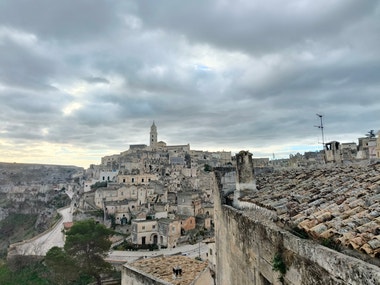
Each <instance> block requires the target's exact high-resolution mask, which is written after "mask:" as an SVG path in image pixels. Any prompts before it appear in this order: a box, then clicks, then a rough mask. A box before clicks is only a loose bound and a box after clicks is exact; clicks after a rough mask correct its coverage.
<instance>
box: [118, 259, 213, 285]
mask: <svg viewBox="0 0 380 285" xmlns="http://www.w3.org/2000/svg"><path fill="white" fill-rule="evenodd" d="M147 284H151V285H213V284H214V281H213V279H212V277H211V274H210V270H209V269H208V266H207V262H202V261H198V260H195V259H192V258H189V257H186V256H166V257H155V258H147V259H142V260H138V261H135V262H133V263H131V264H129V263H126V264H124V265H123V268H122V273H121V285H147Z"/></svg>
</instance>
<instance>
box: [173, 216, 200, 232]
mask: <svg viewBox="0 0 380 285" xmlns="http://www.w3.org/2000/svg"><path fill="white" fill-rule="evenodd" d="M177 217H178V219H179V220H180V221H181V231H182V232H187V231H189V230H193V229H195V226H196V222H195V217H194V216H184V215H178V216H177Z"/></svg>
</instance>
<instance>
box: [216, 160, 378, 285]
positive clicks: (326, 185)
mask: <svg viewBox="0 0 380 285" xmlns="http://www.w3.org/2000/svg"><path fill="white" fill-rule="evenodd" d="M243 155H245V156H246V157H241V158H240V159H237V162H238V164H239V165H238V167H237V169H238V172H240V173H238V174H237V177H250V174H249V172H251V173H252V174H251V175H252V176H251V177H255V176H254V175H253V169H252V170H249V168H250V163H249V160H250V159H249V154H248V153H245V154H244V153H243ZM226 170H227V169H220V170H216V171H215V175H216V177H217V181H218V186H217V187H218V190H219V191H215V240H216V252H217V256H216V284H219V285H224V284H225V285H227V284H228V285H235V284H236V285H240V284H256V285H269V284H276V285H277V284H278V285H279V284H287V285H301V284H302V285H329V284H331V285H343V284H371V285H379V284H380V270H379V265H380V264H379V261H378V258H379V256H380V212H379V207H380V192H379V191H380V165H372V166H366V167H362V166H354V165H350V166H344V165H339V166H337V165H324V166H320V168H311V169H286V170H283V171H276V172H273V173H271V174H265V175H263V176H262V177H259V176H258V177H255V179H256V184H257V186H258V187H257V189H259V190H256V189H249V187H244V188H243V190H244V191H240V195H235V193H232V192H225V191H224V187H223V185H222V181H223V177H224V176H226V175H228V172H227V171H226ZM224 181H225V180H224ZM246 181H249V179H248V180H246ZM246 181H245V182H246ZM238 182H240V186H239V187H237V188H240V189H242V187H241V184H242V183H241V179H240V178H239V179H238ZM243 182H244V181H243ZM237 186H238V185H237ZM235 192H236V191H235ZM336 248H339V251H337V250H336Z"/></svg>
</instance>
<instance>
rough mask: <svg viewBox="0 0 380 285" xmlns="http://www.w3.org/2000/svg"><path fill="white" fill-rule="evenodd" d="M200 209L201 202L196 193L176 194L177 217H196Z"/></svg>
mask: <svg viewBox="0 0 380 285" xmlns="http://www.w3.org/2000/svg"><path fill="white" fill-rule="evenodd" d="M201 207H202V200H201V198H200V193H199V192H198V191H178V192H177V211H178V212H177V213H178V215H187V216H196V215H197V214H198V213H199V210H200V209H201Z"/></svg>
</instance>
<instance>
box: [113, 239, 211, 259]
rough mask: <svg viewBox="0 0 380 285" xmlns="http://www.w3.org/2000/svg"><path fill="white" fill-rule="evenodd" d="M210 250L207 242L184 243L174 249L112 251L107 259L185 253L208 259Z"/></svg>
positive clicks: (193, 256)
mask: <svg viewBox="0 0 380 285" xmlns="http://www.w3.org/2000/svg"><path fill="white" fill-rule="evenodd" d="M207 252H208V246H207V244H205V243H202V242H201V243H197V244H193V245H190V244H189V245H182V246H178V247H176V248H173V249H162V250H159V251H120V250H114V251H110V253H109V254H108V256H107V257H106V260H107V261H109V262H112V263H124V262H133V261H135V260H137V259H139V258H141V257H154V256H158V255H173V254H179V253H181V254H183V255H186V256H189V257H192V258H195V257H197V256H199V255H200V256H201V258H202V259H206V253H207Z"/></svg>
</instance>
